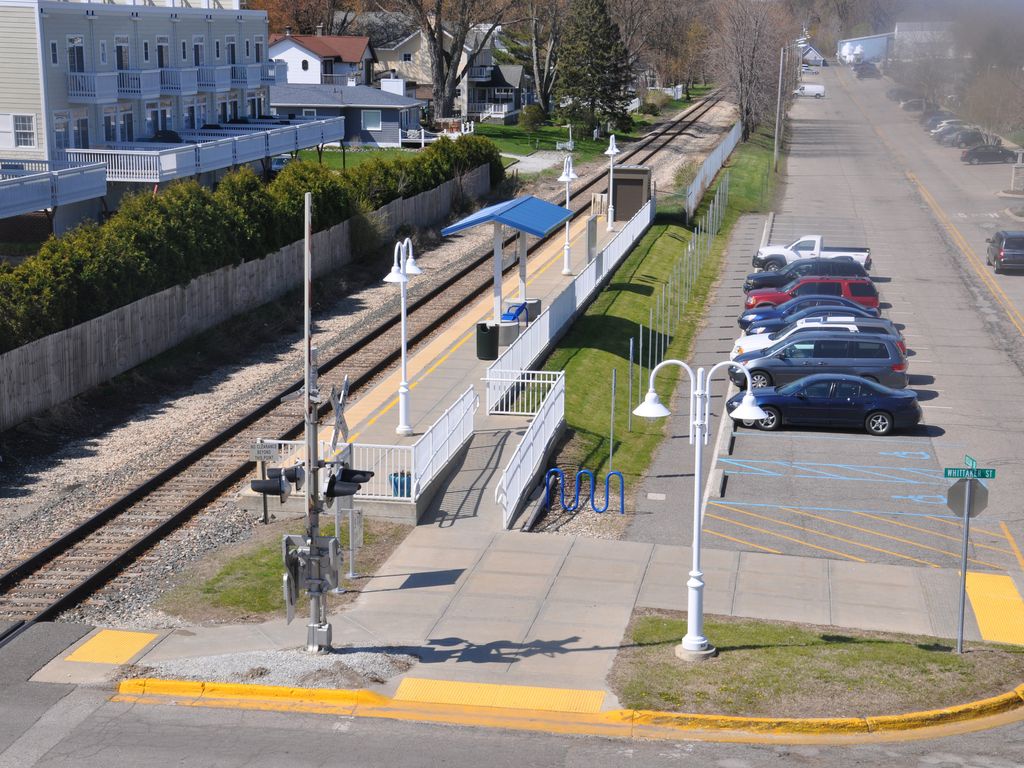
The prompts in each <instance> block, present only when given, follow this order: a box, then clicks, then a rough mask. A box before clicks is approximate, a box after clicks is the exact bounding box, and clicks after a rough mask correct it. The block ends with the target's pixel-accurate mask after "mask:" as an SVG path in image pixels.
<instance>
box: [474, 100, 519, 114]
mask: <svg viewBox="0 0 1024 768" xmlns="http://www.w3.org/2000/svg"><path fill="white" fill-rule="evenodd" d="M515 108H516V105H515V104H513V103H512V102H511V101H471V102H469V114H471V115H482V116H484V117H488V116H491V115H493V116H499V117H500V116H504V115H507V114H510V113H511V112H513V111H514V110H515Z"/></svg>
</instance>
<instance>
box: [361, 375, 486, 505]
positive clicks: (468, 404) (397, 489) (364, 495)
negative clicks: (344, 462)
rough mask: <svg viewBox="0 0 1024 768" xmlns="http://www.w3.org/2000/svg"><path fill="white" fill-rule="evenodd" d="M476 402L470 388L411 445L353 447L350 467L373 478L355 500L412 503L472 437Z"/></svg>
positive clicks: (364, 445) (477, 401) (363, 444)
mask: <svg viewBox="0 0 1024 768" xmlns="http://www.w3.org/2000/svg"><path fill="white" fill-rule="evenodd" d="M478 405H479V398H478V397H477V394H476V391H475V390H474V389H473V387H470V388H469V389H467V390H466V391H465V392H463V393H462V394H461V395H460V396H459V397H458V399H457V400H456V401H455V402H454V403H452V404H451V405H450V406H448V409H447V410H445V412H444V413H443V414H441V417H440V418H439V419H438V420H437V421H435V422H434V423H433V424H432V425H431V426H430V428H429V429H428V430H427V431H426V432H424V433H423V435H422V436H421V437H420V438H419V440H417V441H416V442H415V443H413V444H412V445H375V444H372V443H353V444H352V466H353V467H357V468H358V469H368V470H372V471H373V472H374V476H373V477H372V478H371V479H370V481H369V482H368V483H365V484H364V485H363V487H362V488H361V489H360V491H359V493H357V494H356V498H357V499H374V500H377V501H415V500H416V499H418V498H419V496H420V494H421V493H422V492H423V490H424V489H425V488H426V487H427V486H428V485H429V484H430V482H431V480H433V479H434V478H435V477H437V475H438V474H439V473H440V472H441V470H443V469H444V467H445V465H447V463H448V461H449V460H450V459H451V458H452V457H453V456H454V455H455V454H456V453H457V452H458V451H459V449H460V448H462V446H463V445H465V444H466V443H467V442H468V441H469V439H470V438H471V437H472V436H473V428H474V425H475V416H476V410H477V406H478Z"/></svg>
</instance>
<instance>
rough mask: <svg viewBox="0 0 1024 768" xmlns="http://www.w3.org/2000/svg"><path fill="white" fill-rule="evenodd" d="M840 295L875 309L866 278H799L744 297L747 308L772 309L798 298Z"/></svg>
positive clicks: (873, 291)
mask: <svg viewBox="0 0 1024 768" xmlns="http://www.w3.org/2000/svg"><path fill="white" fill-rule="evenodd" d="M811 294H814V295H826V296H842V297H843V298H844V299H850V300H851V301H855V302H857V303H858V304H860V305H861V306H864V307H870V308H872V309H874V308H877V307H878V290H877V289H876V288H875V284H874V283H872V282H871V280H869V279H868V278H866V277H815V276H811V275H807V276H804V277H798V278H796V279H795V280H792V281H791V282H789V283H787V284H786V285H784V286H783V287H781V288H760V289H758V290H754V291H751V292H750V293H748V294H747V302H746V305H745V306H746V308H747V309H753V308H754V307H774V306H776V305H777V304H782V303H783V302H784V301H789V300H790V299H793V298H796V297H797V296H808V295H811Z"/></svg>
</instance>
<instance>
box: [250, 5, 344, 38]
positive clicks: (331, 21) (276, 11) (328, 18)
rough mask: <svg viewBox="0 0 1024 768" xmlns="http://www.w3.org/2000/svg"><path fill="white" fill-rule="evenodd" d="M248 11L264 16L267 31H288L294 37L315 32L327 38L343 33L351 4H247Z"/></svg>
mask: <svg viewBox="0 0 1024 768" xmlns="http://www.w3.org/2000/svg"><path fill="white" fill-rule="evenodd" d="M248 7H249V8H252V9H254V10H261V11H266V12H267V21H268V23H269V26H270V29H271V30H273V31H275V32H283V31H284V30H285V29H286V28H289V27H290V28H291V29H292V31H294V32H295V34H297V35H312V34H315V33H316V32H317V30H318V28H321V27H320V25H321V24H322V25H323V27H322V29H323V30H324V32H325V34H328V35H341V34H344V33H345V30H346V27H347V26H348V21H349V19H350V18H351V16H352V15H351V14H348V13H344V11H348V10H351V9H352V7H353V3H352V1H351V0H249V6H248Z"/></svg>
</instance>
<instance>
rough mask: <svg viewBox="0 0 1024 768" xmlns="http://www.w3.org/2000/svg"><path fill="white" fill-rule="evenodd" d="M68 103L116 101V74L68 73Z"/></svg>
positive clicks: (106, 102)
mask: <svg viewBox="0 0 1024 768" xmlns="http://www.w3.org/2000/svg"><path fill="white" fill-rule="evenodd" d="M68 101H70V102H72V103H73V104H110V103H113V102H115V101H117V72H69V73H68Z"/></svg>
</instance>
